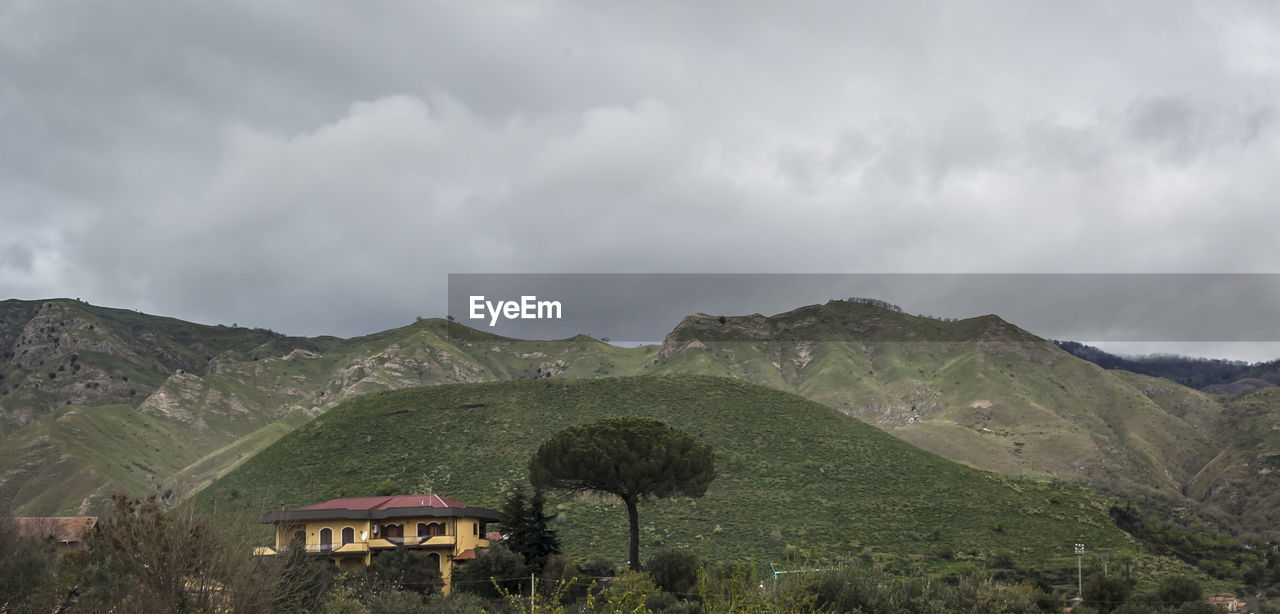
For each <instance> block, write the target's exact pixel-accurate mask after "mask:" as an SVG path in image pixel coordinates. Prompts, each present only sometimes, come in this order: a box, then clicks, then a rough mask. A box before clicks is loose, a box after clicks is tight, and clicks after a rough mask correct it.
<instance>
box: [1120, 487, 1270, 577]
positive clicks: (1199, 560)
mask: <svg viewBox="0 0 1280 614" xmlns="http://www.w3.org/2000/svg"><path fill="white" fill-rule="evenodd" d="M1110 514H1111V518H1112V519H1113V520H1115V522H1116V526H1118V527H1120V528H1121V529H1122V530H1124V531H1125V532H1126V533H1128V534H1130V535H1132V536H1133V537H1134V538H1135V539H1137V540H1138V541H1139V542H1142V543H1143V544H1144V545H1146V546H1147V547H1148V548H1150V549H1151V550H1152V551H1153V552H1155V553H1156V554H1162V555H1168V556H1173V557H1177V558H1179V559H1181V560H1183V561H1185V562H1187V563H1188V564H1191V565H1194V566H1196V567H1198V568H1200V569H1201V570H1203V571H1204V572H1205V573H1206V574H1208V575H1210V576H1213V577H1214V578H1218V579H1221V580H1229V581H1231V582H1235V583H1238V584H1239V585H1240V586H1241V587H1242V588H1243V589H1245V590H1244V591H1243V592H1247V593H1249V594H1263V595H1266V596H1268V597H1271V598H1276V597H1280V553H1278V552H1277V551H1276V548H1275V546H1274V545H1272V544H1266V543H1249V544H1246V543H1241V542H1240V541H1238V540H1236V539H1235V538H1233V537H1231V536H1230V535H1226V534H1223V533H1220V532H1217V531H1214V530H1213V528H1212V527H1210V526H1208V525H1205V524H1196V525H1194V526H1180V525H1178V524H1176V523H1173V522H1166V521H1162V520H1160V519H1157V518H1154V517H1152V516H1150V515H1147V514H1144V513H1143V512H1142V510H1141V509H1139V508H1138V507H1137V506H1135V505H1133V504H1132V503H1129V504H1125V505H1117V506H1112V508H1111V510H1110Z"/></svg>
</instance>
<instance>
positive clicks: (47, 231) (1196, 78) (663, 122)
mask: <svg viewBox="0 0 1280 614" xmlns="http://www.w3.org/2000/svg"><path fill="white" fill-rule="evenodd" d="M1276 11H1277V10H1276V8H1275V7H1274V5H1272V4H1268V3H1256V4H1251V3H1239V4H1233V5H1231V6H1230V7H1226V6H1223V5H1220V4H1212V5H1210V4H1204V5H1201V4H1196V3H1177V4H1174V5H1170V4H1168V3H1144V2H1134V3H1125V4H1123V5H1121V6H1115V5H1102V4H1099V5H1062V6H1058V5H1045V4H1037V5H1031V4H1026V3H1020V2H994V3H982V4H968V5H958V4H956V3H949V2H937V3H933V2H920V3H866V4H864V3H824V2H805V3H798V4H797V3H788V4H786V5H768V4H766V5H759V6H756V5H753V4H751V3H748V4H742V3H719V2H702V3H656V4H652V3H651V4H648V5H644V6H640V5H636V6H632V5H628V4H618V3H588V4H586V5H583V4H581V3H557V2H533V3H515V4H498V3H495V4H486V3H436V4H431V3H419V2H405V3H399V4H397V3H390V4H379V5H377V8H370V7H360V8H359V9H357V8H355V7H352V6H347V5H344V4H340V3H326V2H306V3H296V4H293V5H289V4H272V5H271V7H265V8H264V6H263V5H262V4H261V3H235V2H232V3H221V4H219V5H217V6H216V7H214V8H211V7H209V6H207V5H201V4H198V3H181V2H179V3H161V4H160V5H156V4H155V3H141V2H140V3H128V2H121V3H112V4H110V5H104V4H102V3H91V2H81V3H76V2H67V3H56V4H50V3H44V2H27V3H23V2H19V3H16V4H10V5H8V6H7V7H6V8H4V9H0V121H2V122H3V125H4V126H5V130H4V132H5V138H4V139H0V216H3V219H4V224H3V225H2V226H0V295H4V296H14V297H21V298H41V297H47V296H79V297H82V298H85V299H86V300H90V301H91V302H95V303H102V304H109V305H115V306H124V307H137V308H140V309H142V310H144V311H154V312H160V313H165V314H171V315H176V316H179V317H185V318H189V319H195V320H198V321H204V322H212V323H216V322H222V323H231V322H239V323H241V324H245V325H255V326H269V327H272V328H275V329H277V330H281V331H284V332H289V333H294V334H339V335H353V334H361V333H367V332H372V331H374V330H379V329H382V328H387V327H390V326H394V325H399V324H403V323H405V322H408V321H410V320H412V318H413V317H414V316H416V315H423V316H434V315H442V314H443V312H444V309H445V307H444V293H445V283H446V274H447V273H450V272H455V273H459V272H982V273H991V272H1111V271H1123V272H1246V271H1247V272H1277V271H1280V252H1278V251H1277V245H1276V242H1275V241H1274V239H1273V237H1274V232H1273V231H1272V230H1271V229H1273V228H1275V227H1276V225H1277V224H1276V223H1277V221H1280V219H1278V217H1280V213H1277V209H1276V208H1275V207H1273V206H1271V204H1272V201H1273V199H1274V195H1275V194H1277V193H1280V178H1278V176H1277V173H1275V172H1274V169H1276V168H1280V136H1278V132H1277V130H1278V128H1277V125H1276V124H1277V120H1278V119H1280V118H1278V117H1277V109H1276V105H1277V97H1278V96H1280V61H1278V60H1277V59H1276V58H1280V28H1278V27H1277V25H1276V24H1278V23H1280V19H1277V17H1280V15H1277V14H1276ZM907 307H908V309H910V306H907ZM743 311H744V312H750V311H754V308H753V307H752V306H744V307H743ZM942 315H945V314H942Z"/></svg>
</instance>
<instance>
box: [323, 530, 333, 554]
mask: <svg viewBox="0 0 1280 614" xmlns="http://www.w3.org/2000/svg"><path fill="white" fill-rule="evenodd" d="M332 547H333V529H330V528H329V527H325V528H323V529H320V549H321V550H328V549H330V548H332Z"/></svg>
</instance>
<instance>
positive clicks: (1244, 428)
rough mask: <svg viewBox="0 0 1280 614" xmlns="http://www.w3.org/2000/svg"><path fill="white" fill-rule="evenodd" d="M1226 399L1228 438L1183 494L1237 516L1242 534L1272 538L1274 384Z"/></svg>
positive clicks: (1279, 506) (1278, 502) (1278, 423)
mask: <svg viewBox="0 0 1280 614" xmlns="http://www.w3.org/2000/svg"><path fill="white" fill-rule="evenodd" d="M1226 405H1227V409H1226V411H1225V413H1224V419H1223V423H1224V424H1223V430H1224V431H1225V432H1226V433H1227V434H1228V437H1227V441H1228V442H1229V443H1228V445H1226V446H1225V448H1224V449H1223V450H1222V452H1221V453H1220V454H1219V455H1218V456H1217V457H1216V458H1214V459H1213V461H1212V462H1210V463H1208V464H1207V465H1205V467H1204V469H1203V470H1201V471H1200V473H1199V474H1197V475H1196V476H1195V478H1194V479H1193V480H1192V481H1191V483H1190V485H1189V487H1188V493H1187V494H1189V495H1191V496H1192V497H1194V498H1195V499H1197V500H1200V501H1203V502H1205V503H1207V504H1209V505H1211V506H1213V507H1214V508H1215V509H1216V510H1217V511H1219V512H1221V513H1223V514H1224V515H1226V516H1228V517H1234V518H1238V519H1239V522H1238V523H1237V524H1238V525H1239V526H1242V527H1244V528H1245V530H1244V531H1243V532H1242V535H1241V536H1242V537H1243V538H1254V537H1256V538H1259V539H1263V540H1274V539H1276V533H1277V527H1280V388H1275V387H1269V388H1263V389H1261V390H1256V391H1254V392H1251V393H1247V394H1244V395H1240V396H1238V397H1234V398H1231V399H1229V400H1228V401H1227V402H1226Z"/></svg>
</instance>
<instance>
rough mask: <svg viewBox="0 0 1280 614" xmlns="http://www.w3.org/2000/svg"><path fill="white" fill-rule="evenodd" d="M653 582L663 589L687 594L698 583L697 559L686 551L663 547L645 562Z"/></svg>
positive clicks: (646, 569)
mask: <svg viewBox="0 0 1280 614" xmlns="http://www.w3.org/2000/svg"><path fill="white" fill-rule="evenodd" d="M644 567H645V571H648V572H649V575H650V576H652V577H653V582H654V584H657V585H658V588H661V589H662V590H664V591H667V592H669V593H676V594H680V595H683V594H687V593H690V592H692V591H693V588H694V586H695V585H696V584H697V583H698V559H697V557H695V556H693V555H692V554H690V553H688V552H684V551H681V550H675V549H671V548H664V549H662V550H659V551H657V552H655V553H654V555H653V556H652V557H651V558H650V559H649V561H648V562H647V563H646V564H645V566H644Z"/></svg>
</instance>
